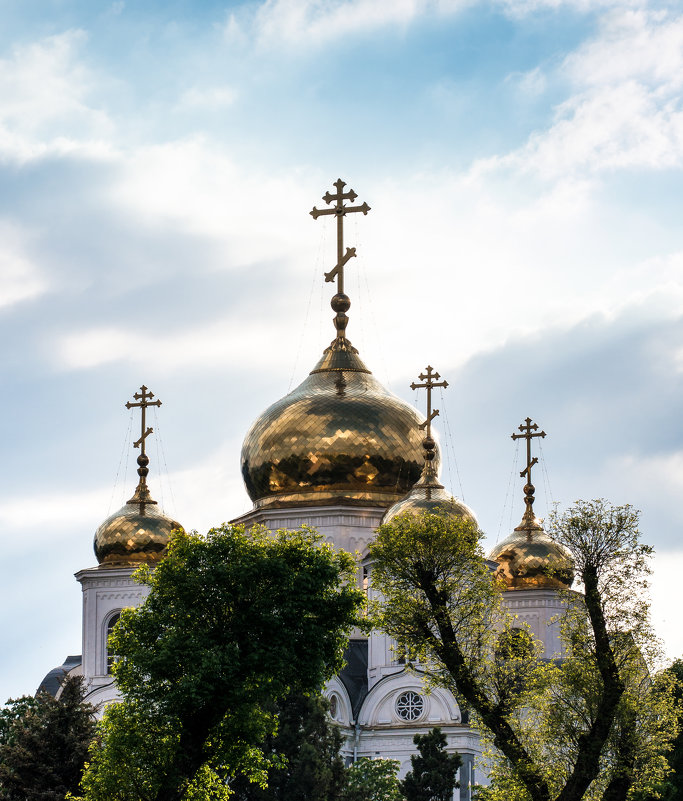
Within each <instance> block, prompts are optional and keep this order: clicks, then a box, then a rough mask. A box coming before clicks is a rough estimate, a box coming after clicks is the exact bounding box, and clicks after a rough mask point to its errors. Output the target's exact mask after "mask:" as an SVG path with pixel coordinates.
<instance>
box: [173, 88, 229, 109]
mask: <svg viewBox="0 0 683 801" xmlns="http://www.w3.org/2000/svg"><path fill="white" fill-rule="evenodd" d="M236 99H237V92H236V91H235V89H233V88H232V87H230V86H212V87H197V86H195V87H193V88H192V89H187V90H186V91H185V92H183V93H182V95H181V96H180V100H179V101H178V104H177V106H176V110H177V111H187V110H193V109H207V110H213V109H224V108H227V107H228V106H231V105H232V104H233V103H234V102H235V100H236Z"/></svg>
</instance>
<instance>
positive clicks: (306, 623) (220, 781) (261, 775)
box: [83, 525, 363, 801]
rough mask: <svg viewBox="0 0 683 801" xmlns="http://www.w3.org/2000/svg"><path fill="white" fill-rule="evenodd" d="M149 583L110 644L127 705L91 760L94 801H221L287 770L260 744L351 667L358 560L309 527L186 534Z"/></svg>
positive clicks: (88, 785) (87, 784)
mask: <svg viewBox="0 0 683 801" xmlns="http://www.w3.org/2000/svg"><path fill="white" fill-rule="evenodd" d="M137 576H138V580H140V581H141V582H143V583H144V584H147V585H148V586H149V588H150V592H149V595H148V596H147V599H146V601H145V603H144V604H143V605H142V606H140V607H139V608H137V609H127V610H124V611H123V612H122V613H121V618H120V620H119V622H118V624H117V625H116V627H115V629H114V632H113V634H112V637H111V640H110V641H111V646H112V649H113V651H114V652H115V653H116V654H118V655H119V660H118V662H117V664H116V665H115V668H114V672H115V676H116V681H117V684H118V686H119V689H120V691H121V693H122V696H123V704H122V705H121V706H116V705H113V706H112V707H110V709H109V710H108V711H107V713H106V715H105V718H104V722H103V725H102V729H101V738H100V740H99V741H98V742H97V744H96V745H95V746H94V747H93V749H92V750H91V754H90V764H89V767H88V770H87V772H86V774H85V776H84V780H83V788H84V791H85V797H86V799H88V801H129V799H130V800H134V801H139V799H141V798H142V799H145V801H147V799H149V801H156V800H157V799H158V801H162V799H163V801H176V800H177V799H189V798H192V797H193V796H194V795H196V794H197V793H200V795H199V796H197V797H202V796H201V793H204V796H203V797H206V798H209V797H214V798H222V797H226V795H227V789H226V783H227V782H228V780H229V778H230V777H231V776H233V775H235V774H237V773H240V772H243V773H245V774H247V775H249V776H251V777H252V778H255V779H257V780H260V781H265V778H266V775H267V768H268V767H269V762H270V761H273V760H275V761H277V760H276V757H275V756H274V755H270V754H264V752H263V750H262V749H261V748H260V746H261V744H262V743H263V742H264V741H265V740H266V738H267V737H268V736H269V735H272V734H273V732H274V731H275V728H276V716H275V714H274V712H273V711H272V710H274V708H275V705H276V704H277V702H278V701H280V700H281V699H283V698H284V697H285V696H286V695H288V694H289V693H290V692H292V691H298V692H304V693H305V692H311V691H314V690H316V689H317V688H319V687H320V686H322V684H323V683H324V681H325V680H326V679H327V678H329V677H330V676H331V675H333V674H334V673H335V672H337V671H338V670H339V669H340V668H341V666H342V657H343V651H344V646H345V644H346V641H347V637H348V632H349V629H350V627H351V626H352V625H353V623H354V622H355V621H356V617H357V613H358V610H359V609H360V606H361V604H362V600H363V595H362V593H361V592H360V591H359V590H358V589H357V586H356V584H357V582H356V575H355V564H354V561H353V558H352V557H351V556H350V555H349V554H347V553H343V552H336V551H334V550H333V549H332V548H331V547H330V546H328V545H325V544H324V543H323V542H322V541H321V538H320V537H319V536H318V535H317V534H315V533H313V532H311V531H309V530H307V529H302V530H300V531H293V532H285V531H279V532H277V533H276V534H273V535H271V534H269V533H268V532H267V531H266V530H264V529H252V530H250V531H245V530H244V528H243V527H241V526H230V525H225V526H223V527H221V528H216V529H212V530H211V531H209V532H208V534H207V535H206V536H199V535H197V534H186V533H184V532H176V533H175V534H174V536H173V539H172V542H171V544H170V546H169V551H168V555H167V556H166V558H165V559H164V560H163V561H162V562H161V563H160V564H159V566H158V567H157V568H156V569H155V570H154V571H151V570H149V569H145V568H143V569H141V570H140V571H139V572H138V574H137ZM156 742H158V743H160V747H159V748H158V749H157V751H156V752H155V753H154V754H151V753H150V749H151V748H153V743H156ZM118 752H120V753H121V754H122V755H123V754H125V753H129V754H130V757H128V758H126V759H125V760H124V761H123V763H120V762H119V760H118V758H117V757H116V753H118ZM148 756H149V757H151V758H149V759H147V757H148ZM207 788H208V789H207ZM143 791H144V792H143ZM210 793H211V794H212V795H211V794H210Z"/></svg>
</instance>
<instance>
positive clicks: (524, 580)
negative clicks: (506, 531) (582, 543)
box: [489, 515, 574, 590]
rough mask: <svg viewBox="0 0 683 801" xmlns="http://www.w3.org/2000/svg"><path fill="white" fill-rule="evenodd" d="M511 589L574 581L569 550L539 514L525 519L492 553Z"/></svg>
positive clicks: (562, 585)
mask: <svg viewBox="0 0 683 801" xmlns="http://www.w3.org/2000/svg"><path fill="white" fill-rule="evenodd" d="M489 559H492V560H493V561H495V562H498V565H499V567H498V569H497V570H496V573H495V575H496V576H497V577H498V578H500V579H502V581H503V582H504V583H505V584H506V586H507V587H508V589H511V590H524V589H534V588H550V589H568V588H569V587H571V585H572V582H573V581H574V567H573V561H572V556H571V554H570V553H569V551H568V550H567V549H566V548H565V547H564V546H562V545H560V544H559V543H557V542H555V541H554V540H553V539H551V537H550V535H549V534H547V533H546V532H545V531H544V530H543V526H542V525H541V522H540V521H539V520H538V518H534V519H533V520H532V521H529V520H528V518H527V517H526V515H525V518H524V519H523V520H522V523H521V524H520V525H519V526H517V528H516V529H515V530H514V531H513V532H512V534H510V536H509V537H507V538H506V539H504V540H503V541H502V542H500V543H498V545H496V547H495V548H494V549H493V550H492V551H491V553H490V554H489Z"/></svg>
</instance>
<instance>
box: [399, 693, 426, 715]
mask: <svg viewBox="0 0 683 801" xmlns="http://www.w3.org/2000/svg"><path fill="white" fill-rule="evenodd" d="M424 708H425V704H424V700H423V699H422V696H421V695H418V694H417V693H416V692H413V691H412V690H407V691H406V692H404V693H401V694H400V695H399V697H398V698H397V699H396V714H397V715H398V716H399V717H400V718H401V720H407V721H413V720H417V719H418V718H419V717H420V715H421V714H422V712H423V711H424Z"/></svg>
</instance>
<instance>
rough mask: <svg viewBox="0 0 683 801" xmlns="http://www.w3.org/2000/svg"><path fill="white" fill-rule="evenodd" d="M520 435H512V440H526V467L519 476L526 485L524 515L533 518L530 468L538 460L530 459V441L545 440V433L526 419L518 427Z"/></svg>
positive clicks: (532, 488) (532, 491) (533, 489)
mask: <svg viewBox="0 0 683 801" xmlns="http://www.w3.org/2000/svg"><path fill="white" fill-rule="evenodd" d="M519 430H520V431H521V432H522V433H521V434H512V439H525V440H526V467H525V468H524V470H522V471H521V472H520V474H519V475H520V476H521V477H522V478H524V476H526V484H525V486H524V496H525V497H524V502H525V503H526V512H525V515H529V516H531V517H533V505H534V491H535V489H536V488H535V487H534V485H533V484H532V483H531V468H532V467H533V466H534V465H535V464H538V458H537V457H536V456H534V458H533V459H532V458H531V440H532V439H533V438H534V437H542V438H545V431H539V430H538V426H537V425H536V423H532V422H531V418H530V417H527V418H526V420H525V421H524V423H522V424H521V425H520V426H519Z"/></svg>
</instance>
